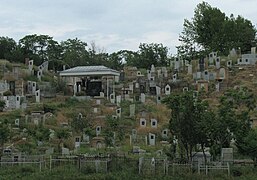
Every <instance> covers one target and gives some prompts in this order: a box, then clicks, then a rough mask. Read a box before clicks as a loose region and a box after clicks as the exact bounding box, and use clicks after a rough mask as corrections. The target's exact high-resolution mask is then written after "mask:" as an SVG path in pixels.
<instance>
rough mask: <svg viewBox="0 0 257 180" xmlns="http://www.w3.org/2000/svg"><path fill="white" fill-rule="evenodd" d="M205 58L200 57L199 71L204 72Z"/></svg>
mask: <svg viewBox="0 0 257 180" xmlns="http://www.w3.org/2000/svg"><path fill="white" fill-rule="evenodd" d="M204 65H205V64H204V58H200V59H199V71H200V72H203V71H204Z"/></svg>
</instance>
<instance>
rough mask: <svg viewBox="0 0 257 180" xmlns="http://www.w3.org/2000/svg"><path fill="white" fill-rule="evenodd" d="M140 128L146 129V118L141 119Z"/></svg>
mask: <svg viewBox="0 0 257 180" xmlns="http://www.w3.org/2000/svg"><path fill="white" fill-rule="evenodd" d="M140 127H146V120H145V118H140Z"/></svg>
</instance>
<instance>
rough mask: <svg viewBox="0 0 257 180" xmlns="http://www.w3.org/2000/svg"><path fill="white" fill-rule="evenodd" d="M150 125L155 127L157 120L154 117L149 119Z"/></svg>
mask: <svg viewBox="0 0 257 180" xmlns="http://www.w3.org/2000/svg"><path fill="white" fill-rule="evenodd" d="M151 127H152V128H157V120H156V119H151Z"/></svg>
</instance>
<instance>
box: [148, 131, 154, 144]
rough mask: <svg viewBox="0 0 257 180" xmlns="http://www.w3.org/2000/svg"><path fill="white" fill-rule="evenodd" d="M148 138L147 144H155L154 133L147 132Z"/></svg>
mask: <svg viewBox="0 0 257 180" xmlns="http://www.w3.org/2000/svg"><path fill="white" fill-rule="evenodd" d="M148 139H149V145H151V146H155V134H152V133H149V135H148Z"/></svg>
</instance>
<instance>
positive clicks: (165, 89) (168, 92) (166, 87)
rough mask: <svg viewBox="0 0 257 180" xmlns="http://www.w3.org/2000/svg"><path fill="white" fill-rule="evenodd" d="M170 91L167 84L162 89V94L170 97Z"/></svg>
mask: <svg viewBox="0 0 257 180" xmlns="http://www.w3.org/2000/svg"><path fill="white" fill-rule="evenodd" d="M170 90H171V88H170V85H169V84H167V85H166V86H165V88H164V93H165V95H170Z"/></svg>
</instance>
